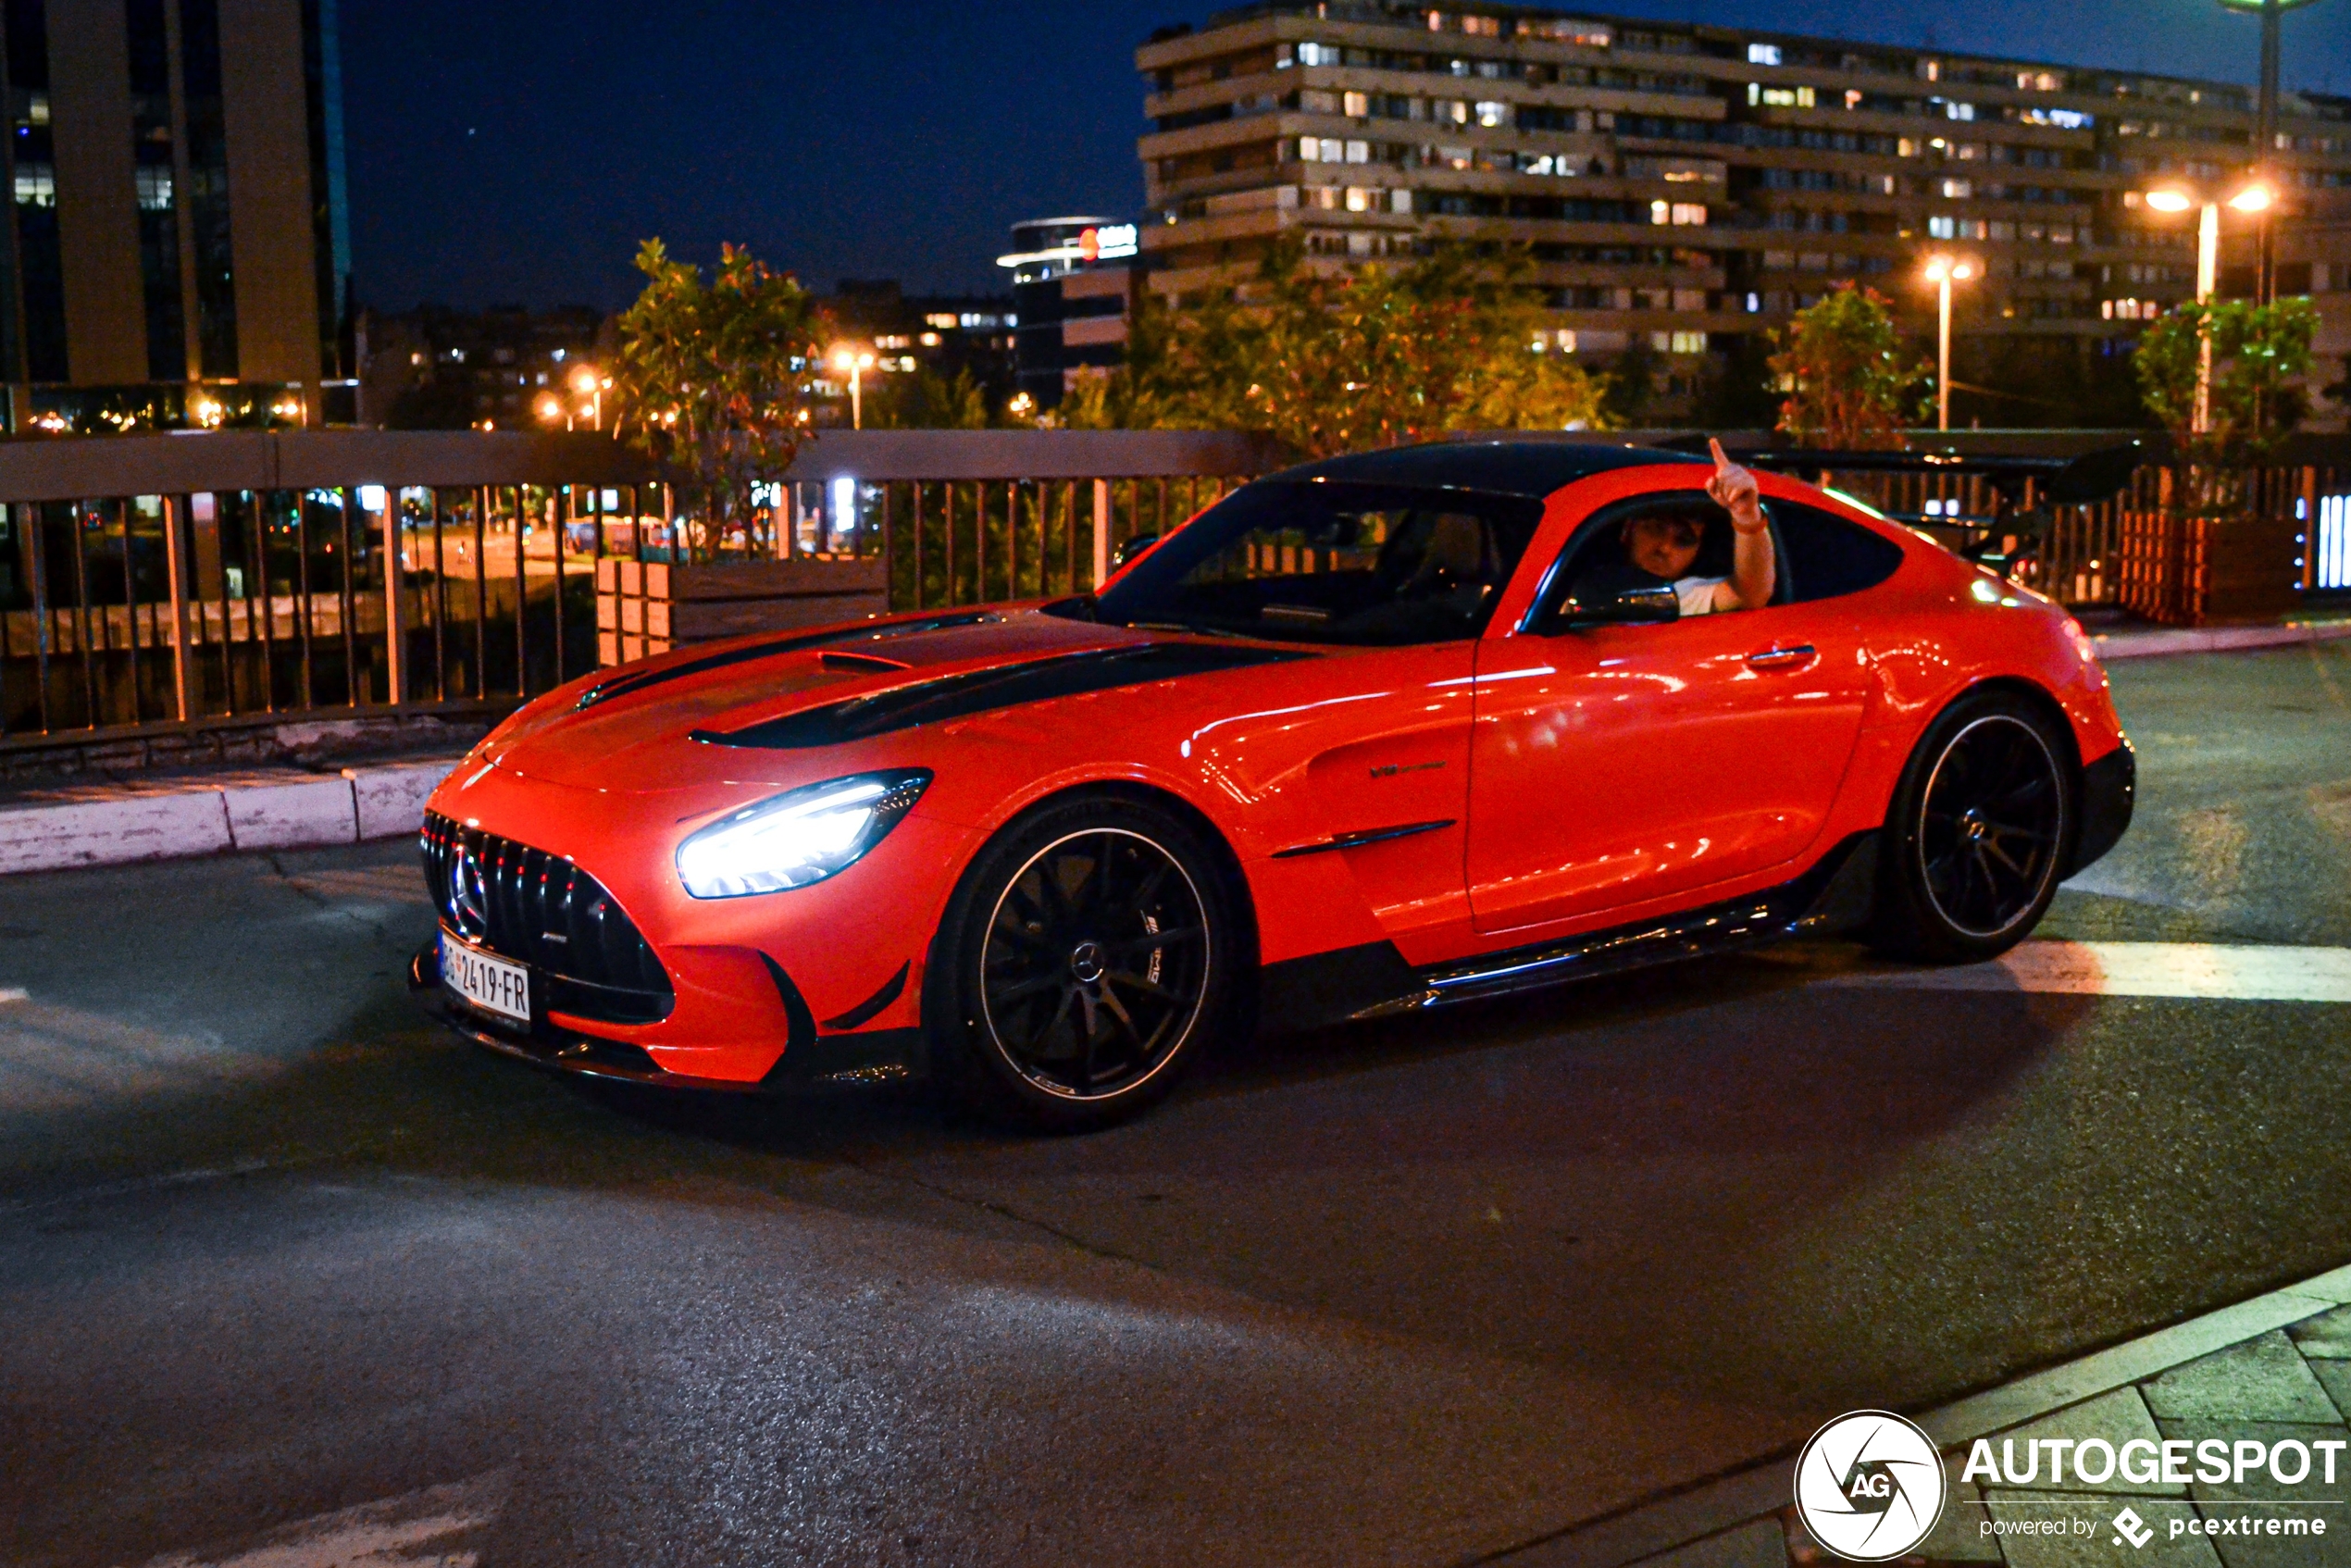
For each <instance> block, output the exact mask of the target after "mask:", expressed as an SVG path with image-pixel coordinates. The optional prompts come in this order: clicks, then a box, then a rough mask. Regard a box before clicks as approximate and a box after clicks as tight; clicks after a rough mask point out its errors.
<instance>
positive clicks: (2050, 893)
mask: <svg viewBox="0 0 2351 1568" xmlns="http://www.w3.org/2000/svg"><path fill="white" fill-rule="evenodd" d="M2071 758H2072V753H2071V749H2070V748H2069V747H2068V746H2067V745H2066V744H2065V738H2064V736H2063V735H2062V734H2061V733H2060V732H2059V729H2058V728H2057V726H2056V724H2055V723H2054V722H2053V721H2052V720H2051V719H2050V718H2049V717H2048V716H2046V714H2044V713H2043V712H2042V711H2041V710H2040V709H2039V708H2038V707H2036V706H2035V705H2034V704H2033V703H2028V702H2026V701H2024V700H2023V699H2022V698H2021V697H2019V696H2017V695H2015V694H2013V693H2009V692H2006V691H1989V692H1984V693H1982V694H1979V695H1976V696H1971V697H1966V698H1962V699H1961V700H1960V701H1959V702H1957V703H1953V704H1952V705H1951V706H1950V707H1949V708H1947V709H1946V710H1945V711H1944V712H1943V714H1942V715H1941V716H1938V717H1937V718H1936V719H1935V721H1934V723H1933V724H1932V725H1930V726H1928V727H1927V731H1926V734H1925V735H1924V736H1922V738H1921V739H1920V740H1919V744H1918V749H1917V750H1916V751H1915V752H1914V753H1912V754H1911V757H1910V762H1909V766H1908V767H1907V768H1905V769H1904V770H1903V775H1902V780H1901V783H1900V785H1899V786H1898V787H1897V789H1896V790H1895V793H1894V803H1893V806H1892V809H1891V810H1890V811H1889V812H1888V813H1887V816H1886V824H1885V852H1886V855H1887V858H1886V860H1885V864H1884V870H1885V880H1884V882H1883V883H1882V884H1881V886H1880V890H1879V897H1878V908H1877V919H1876V930H1875V933H1874V936H1875V940H1876V945H1877V946H1878V947H1880V948H1881V949H1882V950H1884V951H1886V952H1892V953H1896V954H1898V955H1900V956H1903V957H1908V958H1919V959H1925V960H1928V961H1931V962H1936V963H1954V962H1970V961H1979V960H1983V959H1986V958H1992V957H1995V956H1996V955H1998V954H1999V953H2002V952H2007V951H2008V950H2009V948H2011V947H2013V946H2015V945H2016V943H2018V942H2020V941H2021V940H2023V939H2024V937H2025V936H2026V934H2027V933H2029V932H2030V931H2031V930H2032V929H2033V927H2034V926H2036V925H2038V924H2039V923H2040V920H2041V916H2042V915H2045V914H2046V913H2047V912H2048V907H2049V901H2050V900H2051V899H2052V898H2054V897H2056V895H2057V885H2058V878H2059V871H2060V868H2061V867H2062V865H2063V864H2064V859H2065V851H2066V846H2067V844H2068V843H2069V842H2070V841H2071V835H2072V833H2073V831H2074V822H2075V812H2076V810H2077V807H2076V805H2075V801H2076V799H2077V796H2078V793H2079V791H2078V789H2077V786H2076V783H2075V777H2074V768H2073V765H2072V760H2071Z"/></svg>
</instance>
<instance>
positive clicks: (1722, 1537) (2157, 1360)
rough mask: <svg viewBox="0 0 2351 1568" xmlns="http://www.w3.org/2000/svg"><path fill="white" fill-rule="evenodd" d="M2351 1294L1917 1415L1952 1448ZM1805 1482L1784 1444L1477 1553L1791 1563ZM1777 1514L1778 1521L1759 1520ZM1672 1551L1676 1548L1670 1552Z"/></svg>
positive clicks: (1546, 1566)
mask: <svg viewBox="0 0 2351 1568" xmlns="http://www.w3.org/2000/svg"><path fill="white" fill-rule="evenodd" d="M2346 1304H2351V1267H2344V1268H2338V1269H2330V1270H2328V1271H2327V1272H2326V1273H2325V1274H2321V1275H2318V1276H2314V1277H2312V1278H2309V1279H2305V1280H2302V1281H2299V1282H2298V1283H2296V1284H2293V1285H2288V1286H2284V1287H2282V1288H2279V1289H2276V1290H2271V1291H2270V1292H2268V1293H2267V1294H2265V1295H2260V1296H2256V1297H2254V1298H2253V1299H2252V1300H2246V1301H2239V1302H2237V1303H2236V1304H2235V1305H2233V1306H2227V1307H2221V1308H2219V1309H2218V1310H2216V1311H2213V1312H2208V1313H2204V1314H2203V1315H2202V1316H2200V1317H2194V1318H2190V1319H2189V1320H2188V1321H2187V1322H2185V1323H2179V1324H2174V1325H2171V1327H2169V1328H2158V1329H2157V1330H2156V1331H2155V1332H2154V1333H2152V1334H2145V1335H2141V1336H2140V1337H2139V1338H2136V1339H2133V1340H2129V1341H2127V1342H2125V1343H2123V1344H2121V1345H2116V1346H2112V1347H2110V1348H2109V1349H2107V1350H2097V1351H2094V1352H2092V1353H2091V1354H2089V1355H2086V1356H2083V1357H2080V1358H2078V1359H2076V1360H2074V1361H2070V1362H2066V1363H2062V1364H2060V1365H2058V1366H2053V1367H2050V1368H2048V1369H2047V1370H2046V1371H2044V1372H2036V1373H2033V1374H2031V1375H2028V1376H2024V1377H2021V1378H2018V1379H2017V1380H2016V1381H2014V1382H2012V1383H2004V1384H2001V1385H2000V1386H1999V1387H1998V1388H1987V1389H1985V1390H1984V1391H1983V1392H1982V1393H1978V1394H1970V1395H1968V1396H1967V1397H1966V1398H1964V1399H1960V1400H1954V1401H1952V1402H1951V1403H1949V1404H1947V1405H1943V1406H1940V1407H1938V1408H1937V1409H1934V1410H1931V1411H1927V1412H1923V1413H1922V1414H1919V1415H1918V1416H1916V1417H1915V1419H1916V1420H1917V1422H1918V1424H1919V1425H1921V1426H1922V1427H1923V1428H1924V1429H1925V1431H1926V1434H1927V1436H1928V1437H1932V1438H1933V1439H1934V1444H1935V1446H1936V1447H1937V1448H1939V1449H1941V1450H1944V1451H1946V1452H1948V1451H1950V1450H1953V1449H1956V1448H1959V1447H1962V1446H1964V1445H1966V1444H1968V1443H1971V1442H1972V1441H1973V1440H1974V1439H1976V1438H1978V1437H1987V1436H1989V1435H1990V1434H1992V1433H1994V1432H1998V1431H2004V1430H2007V1429H2009V1428H2010V1427H2015V1426H2021V1425H2024V1424H2025V1423H2027V1422H2031V1421H2038V1420H2039V1419H2041V1418H2042V1417H2043V1416H2046V1415H2052V1414H2055V1413H2056V1412H2059V1411H2061V1410H2066V1409H2069V1408H2071V1407H2072V1406H2074V1405H2078V1404H2083V1403H2085V1402H2087V1401H2088V1400H2093V1399H2096V1398H2097V1397H2098V1396H2099V1395H2102V1394H2106V1393H2110V1392H2111V1391H2113V1390H2114V1389H2117V1388H2124V1387H2127V1386H2128V1385H2130V1384H2133V1383H2137V1382H2141V1381H2144V1380H2145V1379H2146V1378H2149V1377H2153V1376H2155V1375H2157V1374H2158V1373H2163V1372H2169V1371H2170V1370H2171V1369H2172V1368H2173V1367H2177V1366H2184V1365H2186V1364H2187V1363H2190V1362H2192V1361H2196V1360H2197V1359H2198V1358H2199V1357H2202V1356H2207V1355H2209V1354H2211V1353H2212V1352H2213V1351H2215V1350H2225V1349H2227V1348H2228V1347H2229V1346H2231V1345H2236V1344H2241V1343H2243V1342H2244V1341H2245V1340H2247V1339H2253V1338H2258V1337H2260V1336H2261V1335H2263V1334H2265V1333H2269V1332H2270V1331H2271V1330H2273V1329H2278V1328H2283V1327H2284V1326H2286V1325H2288V1324H2293V1323H2299V1322H2301V1321H2302V1320H2303V1319H2304V1318H2307V1317H2314V1316H2316V1315H2318V1314H2319V1313H2324V1312H2329V1311H2332V1310H2333V1309H2334V1308H2336V1307H2340V1306H2344V1305H2346ZM1795 1484H1796V1475H1795V1469H1794V1456H1793V1455H1781V1456H1778V1457H1776V1458H1773V1459H1770V1460H1766V1461H1764V1462H1762V1463H1760V1464H1754V1465H1749V1466H1748V1467H1747V1468H1746V1469H1744V1470H1739V1471H1735V1472H1733V1473H1732V1474H1731V1475H1723V1476H1718V1477H1716V1478H1715V1479H1714V1480H1711V1481H1708V1482H1705V1483H1702V1484H1701V1485H1699V1486H1697V1487H1692V1488H1691V1489H1690V1490H1688V1491H1686V1492H1682V1493H1680V1494H1678V1495H1676V1496H1673V1497H1670V1498H1666V1499H1663V1500H1661V1501H1658V1502H1654V1503H1650V1504H1648V1505H1647V1506H1644V1507H1639V1508H1635V1509H1633V1510H1631V1511H1629V1512H1624V1513H1620V1514H1618V1515H1616V1516H1615V1517H1613V1518H1611V1519H1603V1520H1600V1521H1598V1523H1596V1524H1587V1525H1582V1526H1578V1527H1575V1528H1572V1529H1570V1530H1567V1531H1566V1532H1564V1533H1562V1534H1561V1535H1558V1536H1554V1537H1551V1538H1549V1540H1543V1541H1536V1542H1533V1543H1531V1544H1529V1545H1526V1546H1524V1547H1516V1548H1512V1549H1509V1550H1506V1551H1501V1552H1498V1553H1496V1554H1494V1555H1493V1556H1491V1557H1487V1558H1482V1559H1480V1560H1479V1561H1481V1562H1490V1563H1495V1564H1498V1565H1499V1564H1507V1565H1508V1568H1625V1565H1626V1564H1630V1563H1635V1562H1645V1561H1648V1560H1652V1559H1654V1560H1659V1568H1665V1564H1666V1562H1669V1561H1670V1562H1671V1563H1672V1564H1673V1568H1698V1564H1700V1563H1705V1564H1708V1565H1712V1564H1716V1563H1718V1562H1719V1563H1730V1562H1747V1561H1749V1560H1752V1561H1754V1562H1771V1563H1773V1564H1775V1565H1776V1564H1781V1563H1785V1562H1786V1556H1785V1547H1784V1546H1783V1545H1781V1544H1780V1541H1781V1537H1782V1534H1783V1531H1782V1527H1781V1525H1780V1524H1779V1522H1778V1514H1779V1512H1780V1511H1781V1510H1782V1509H1785V1508H1786V1507H1787V1506H1788V1504H1789V1501H1790V1499H1791V1498H1792V1497H1793V1496H1794V1492H1795ZM1767 1523H1768V1525H1769V1528H1768V1530H1765V1529H1761V1528H1759V1526H1760V1525H1764V1524H1767ZM1749 1537H1752V1538H1751V1539H1750V1538H1749ZM1667 1553H1672V1554H1673V1556H1672V1557H1671V1559H1667V1558H1666V1557H1665V1554H1667Z"/></svg>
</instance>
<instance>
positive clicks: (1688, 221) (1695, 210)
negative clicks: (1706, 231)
mask: <svg viewBox="0 0 2351 1568" xmlns="http://www.w3.org/2000/svg"><path fill="white" fill-rule="evenodd" d="M1672 217H1673V221H1674V222H1675V223H1678V224H1683V225H1696V226H1698V227H1700V228H1702V227H1704V226H1705V223H1706V208H1705V206H1704V205H1702V204H1700V203H1698V202H1675V203H1674V204H1673V214H1672Z"/></svg>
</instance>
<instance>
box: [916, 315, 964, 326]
mask: <svg viewBox="0 0 2351 1568" xmlns="http://www.w3.org/2000/svg"><path fill="white" fill-rule="evenodd" d="M923 325H924V326H926V327H954V326H959V325H961V323H960V322H958V321H957V320H956V318H955V317H954V315H953V313H952V312H949V311H941V312H940V313H939V314H938V315H936V316H926V317H923Z"/></svg>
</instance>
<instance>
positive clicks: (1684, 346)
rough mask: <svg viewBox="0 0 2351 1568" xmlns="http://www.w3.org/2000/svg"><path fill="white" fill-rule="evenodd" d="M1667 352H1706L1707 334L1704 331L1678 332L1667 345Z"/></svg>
mask: <svg viewBox="0 0 2351 1568" xmlns="http://www.w3.org/2000/svg"><path fill="white" fill-rule="evenodd" d="M1666 352H1667V353H1669V354H1704V353H1705V352H1706V334H1705V333H1704V332H1676V333H1674V334H1673V338H1672V340H1671V341H1670V342H1668V344H1667V345H1666Z"/></svg>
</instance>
